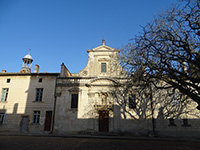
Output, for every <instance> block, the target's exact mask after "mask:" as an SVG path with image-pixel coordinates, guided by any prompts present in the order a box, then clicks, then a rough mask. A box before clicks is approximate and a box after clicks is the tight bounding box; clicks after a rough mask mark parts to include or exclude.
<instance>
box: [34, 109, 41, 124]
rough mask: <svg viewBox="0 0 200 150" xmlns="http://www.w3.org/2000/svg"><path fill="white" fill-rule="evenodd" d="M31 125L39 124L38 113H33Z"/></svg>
mask: <svg viewBox="0 0 200 150" xmlns="http://www.w3.org/2000/svg"><path fill="white" fill-rule="evenodd" d="M33 123H40V111H34V112H33Z"/></svg>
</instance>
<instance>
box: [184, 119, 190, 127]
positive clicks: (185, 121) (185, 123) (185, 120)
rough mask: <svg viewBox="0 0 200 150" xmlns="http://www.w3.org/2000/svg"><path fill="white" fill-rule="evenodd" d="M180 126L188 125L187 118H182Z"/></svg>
mask: <svg viewBox="0 0 200 150" xmlns="http://www.w3.org/2000/svg"><path fill="white" fill-rule="evenodd" d="M182 126H190V125H189V124H188V119H183V125H182Z"/></svg>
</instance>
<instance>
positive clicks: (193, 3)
mask: <svg viewBox="0 0 200 150" xmlns="http://www.w3.org/2000/svg"><path fill="white" fill-rule="evenodd" d="M199 60H200V1H199V0H184V1H182V3H181V4H180V5H179V6H174V7H173V8H171V9H169V10H167V11H165V12H163V14H162V15H160V16H158V17H157V18H156V19H155V20H154V21H153V22H152V23H149V24H147V25H146V26H145V27H143V31H142V33H140V35H138V36H136V37H135V39H134V40H133V42H132V43H130V44H128V45H126V46H125V47H124V48H123V49H122V50H121V62H122V65H123V68H124V69H125V70H126V71H127V73H128V74H129V76H130V77H131V78H132V80H134V81H136V80H139V81H142V82H145V83H146V86H149V84H150V83H151V84H154V81H155V80H158V81H164V82H165V83H167V85H169V86H167V87H166V86H158V87H157V88H170V89H171V88H174V89H177V90H179V92H181V93H183V94H184V95H186V96H188V97H190V98H191V99H192V100H194V101H195V102H197V103H198V107H197V108H198V109H199V110H200V63H199ZM154 86H157V85H156V84H155V85H154Z"/></svg>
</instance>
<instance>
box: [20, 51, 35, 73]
mask: <svg viewBox="0 0 200 150" xmlns="http://www.w3.org/2000/svg"><path fill="white" fill-rule="evenodd" d="M22 60H23V65H22V69H21V70H20V72H21V73H31V65H32V62H33V59H32V57H31V55H30V53H28V54H27V55H26V56H24V58H22Z"/></svg>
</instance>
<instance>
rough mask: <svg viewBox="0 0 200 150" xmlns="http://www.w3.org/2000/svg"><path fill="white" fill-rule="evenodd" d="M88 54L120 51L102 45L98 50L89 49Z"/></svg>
mask: <svg viewBox="0 0 200 150" xmlns="http://www.w3.org/2000/svg"><path fill="white" fill-rule="evenodd" d="M87 51H88V52H91V51H93V52H114V51H119V50H118V49H114V48H111V47H109V46H106V45H101V46H98V47H96V48H93V49H89V50H87Z"/></svg>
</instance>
